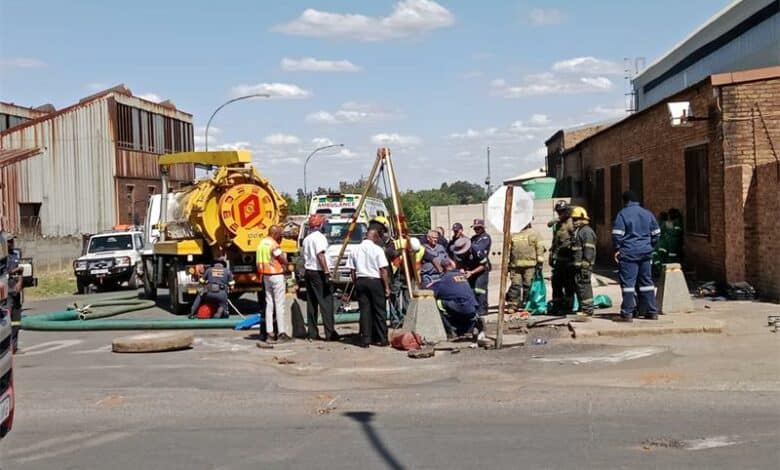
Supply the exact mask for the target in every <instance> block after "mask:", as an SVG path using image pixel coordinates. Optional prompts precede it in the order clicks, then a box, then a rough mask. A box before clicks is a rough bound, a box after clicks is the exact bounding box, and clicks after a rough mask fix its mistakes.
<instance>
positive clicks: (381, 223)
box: [368, 215, 390, 240]
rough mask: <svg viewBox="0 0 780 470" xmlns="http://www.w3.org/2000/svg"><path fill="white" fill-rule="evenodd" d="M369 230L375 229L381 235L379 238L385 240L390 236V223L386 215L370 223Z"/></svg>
mask: <svg viewBox="0 0 780 470" xmlns="http://www.w3.org/2000/svg"><path fill="white" fill-rule="evenodd" d="M368 229H369V230H371V229H374V230H376V231H377V233H379V238H380V239H382V240H385V239H386V237H389V236H390V221H389V220H388V219H387V217H385V216H384V215H377V216H376V217H374V218H373V219H371V220H369V221H368Z"/></svg>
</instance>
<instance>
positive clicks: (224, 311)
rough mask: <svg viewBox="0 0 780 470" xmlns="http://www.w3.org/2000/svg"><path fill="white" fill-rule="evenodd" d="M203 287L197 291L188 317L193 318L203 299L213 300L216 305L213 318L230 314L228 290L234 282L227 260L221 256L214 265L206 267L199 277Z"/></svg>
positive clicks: (225, 316) (226, 316)
mask: <svg viewBox="0 0 780 470" xmlns="http://www.w3.org/2000/svg"><path fill="white" fill-rule="evenodd" d="M200 282H201V284H203V288H202V289H201V290H200V292H198V295H197V297H195V301H194V302H193V303H192V309H191V310H190V318H195V317H196V316H197V314H198V308H200V305H201V303H203V301H204V300H205V301H207V302H213V303H215V304H216V305H217V311H216V313H215V314H214V318H228V317H229V316H230V305H229V304H228V292H230V288H231V287H233V286H234V285H235V284H236V282H235V281H234V280H233V273H232V272H231V271H230V268H228V267H227V262H226V261H225V260H224V259H222V258H221V257H220V258H218V259H217V260H216V261H214V265H213V266H210V267H209V268H208V269H206V272H205V273H204V274H203V277H202V278H201V279H200Z"/></svg>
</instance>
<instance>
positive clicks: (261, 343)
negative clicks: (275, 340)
mask: <svg viewBox="0 0 780 470" xmlns="http://www.w3.org/2000/svg"><path fill="white" fill-rule="evenodd" d="M255 345H256V346H257V347H258V348H260V349H273V348H274V345H273V344H271V343H269V342H267V341H258V342H257V343H255Z"/></svg>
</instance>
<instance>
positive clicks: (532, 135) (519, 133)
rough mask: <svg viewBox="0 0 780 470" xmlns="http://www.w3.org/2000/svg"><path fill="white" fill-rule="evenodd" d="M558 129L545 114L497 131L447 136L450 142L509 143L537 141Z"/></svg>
mask: <svg viewBox="0 0 780 470" xmlns="http://www.w3.org/2000/svg"><path fill="white" fill-rule="evenodd" d="M557 128H559V127H558V126H557V125H556V124H554V123H553V122H552V120H551V119H550V117H549V116H547V115H546V114H532V115H531V117H530V118H529V119H528V120H525V121H524V120H516V121H514V122H512V123H511V124H509V126H507V127H505V128H502V129H498V128H496V127H488V128H486V129H483V130H476V129H467V130H466V131H465V132H454V133H452V134H450V135H449V136H448V138H449V139H450V140H470V141H484V142H485V143H494V142H495V143H497V142H503V143H509V142H524V141H531V140H538V139H539V138H540V137H542V136H543V135H544V134H545V133H547V132H550V131H552V130H554V129H557Z"/></svg>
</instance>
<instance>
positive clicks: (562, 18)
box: [528, 8, 568, 26]
mask: <svg viewBox="0 0 780 470" xmlns="http://www.w3.org/2000/svg"><path fill="white" fill-rule="evenodd" d="M528 19H529V20H530V22H531V24H534V25H536V26H550V25H556V24H561V23H564V22H566V20H567V19H568V15H567V14H566V12H564V11H563V10H560V9H558V8H534V9H533V10H531V11H529V12H528Z"/></svg>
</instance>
